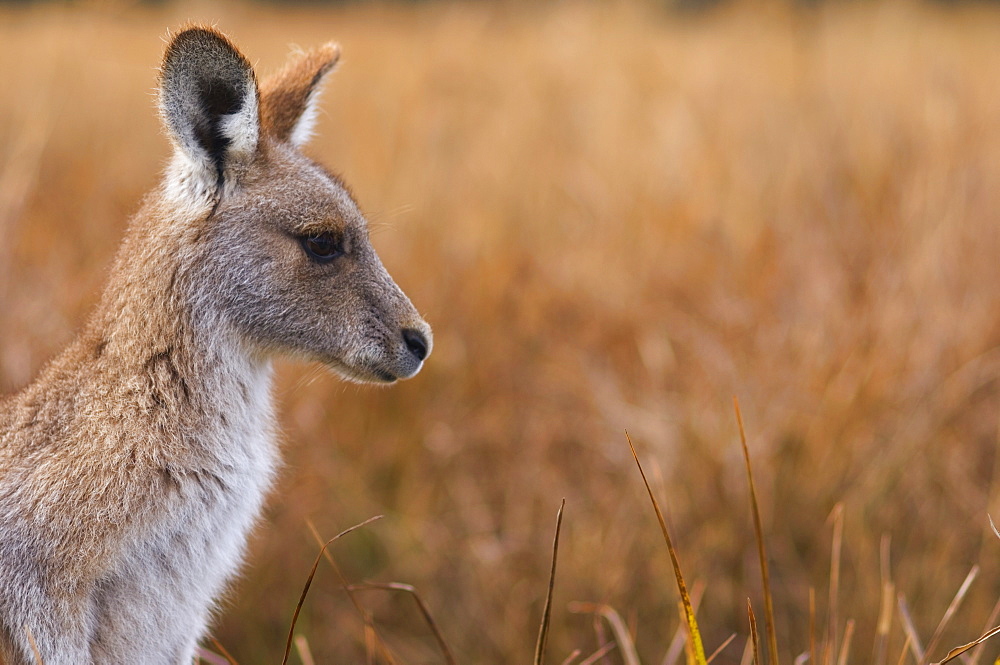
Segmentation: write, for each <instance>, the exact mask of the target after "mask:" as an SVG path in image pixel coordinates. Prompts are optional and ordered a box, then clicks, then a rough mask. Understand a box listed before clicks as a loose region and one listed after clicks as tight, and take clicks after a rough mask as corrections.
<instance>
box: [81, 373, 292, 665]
mask: <svg viewBox="0 0 1000 665" xmlns="http://www.w3.org/2000/svg"><path fill="white" fill-rule="evenodd" d="M257 378H258V380H257V381H254V382H252V383H249V384H248V385H249V389H248V390H245V391H241V392H242V393H245V394H240V395H239V396H238V397H237V398H234V399H232V400H225V399H224V397H223V401H225V402H230V404H229V406H230V407H231V408H229V409H228V411H227V416H226V417H225V418H218V419H215V420H214V421H209V422H206V423H205V424H204V426H203V428H202V430H201V431H199V432H194V433H191V435H190V439H189V440H188V441H187V443H186V445H189V446H195V447H197V448H199V449H201V450H203V451H207V453H206V454H205V455H204V456H203V457H200V458H198V459H202V460H204V463H202V464H198V465H190V464H188V465H184V464H177V465H172V464H170V463H167V464H165V465H164V468H163V469H162V471H161V473H162V474H163V475H164V480H165V482H163V483H162V486H163V487H164V488H165V491H166V493H167V497H165V498H166V501H164V510H163V511H162V512H160V513H159V514H158V516H157V519H156V520H154V521H153V522H152V523H151V524H150V525H149V528H148V530H146V532H145V533H143V534H141V535H139V536H138V537H137V538H135V539H133V540H131V541H128V542H126V543H123V548H122V549H121V550H120V552H119V555H118V557H116V560H115V561H114V562H113V565H112V566H111V567H110V569H109V570H108V572H107V573H106V575H104V576H103V577H102V578H101V579H100V580H98V582H97V585H96V587H95V591H94V597H93V603H92V607H93V618H94V624H95V625H94V633H95V636H96V638H97V639H95V640H93V641H92V644H94V645H95V646H94V650H95V652H94V654H93V657H94V658H93V660H94V662H104V661H103V660H102V656H103V655H104V654H103V653H102V652H101V651H100V650H101V649H102V648H105V647H102V646H101V645H102V644H105V643H106V641H107V640H103V639H101V637H102V635H107V636H109V639H111V638H110V636H117V635H122V634H128V635H131V636H132V638H131V639H133V640H134V644H135V648H136V649H137V652H136V656H137V658H138V657H139V656H140V654H141V653H147V652H146V651H143V649H145V648H146V647H145V646H144V645H148V644H162V645H163V647H164V648H163V650H162V651H160V653H161V654H163V655H164V661H163V662H164V663H176V662H177V661H176V660H171V659H173V658H174V654H177V656H178V657H180V654H185V653H189V652H190V649H192V648H193V647H194V645H193V643H188V642H190V641H191V640H192V639H193V636H196V635H198V634H199V632H200V629H199V628H200V626H203V625H204V624H205V623H206V621H207V620H208V613H209V612H210V609H211V602H212V599H213V598H217V597H218V596H219V594H220V593H221V592H222V591H223V590H224V588H225V585H226V583H227V582H228V581H229V580H230V579H231V578H232V577H233V575H234V574H235V573H236V572H237V570H238V569H239V567H240V565H241V563H242V561H243V558H244V550H245V545H246V540H247V537H248V535H249V533H250V531H251V530H252V528H253V525H254V523H255V521H256V519H257V517H258V515H259V514H260V511H261V508H262V504H263V501H264V498H265V496H266V494H267V491H268V489H269V487H270V484H271V481H272V478H273V475H274V469H275V467H276V465H277V459H276V457H277V451H276V446H275V443H274V437H273V434H272V431H273V427H272V408H271V400H270V396H269V380H268V379H267V377H257ZM182 445H184V444H182ZM126 629H127V630H126ZM107 648H108V650H109V651H108V653H109V654H110V653H114V654H116V657H120V656H121V654H122V651H123V650H128V648H129V647H128V645H122V644H116V645H114V646H113V647H110V646H109V647H107ZM147 655H148V654H147ZM135 662H143V661H140V660H136V661H135Z"/></svg>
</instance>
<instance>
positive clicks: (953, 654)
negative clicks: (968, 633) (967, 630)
mask: <svg viewBox="0 0 1000 665" xmlns="http://www.w3.org/2000/svg"><path fill="white" fill-rule="evenodd" d="M997 634H1000V626H997V627H996V628H993V629H991V630H988V631H986V632H985V633H983V634H982V635H981V636H979V637H978V638H976V639H975V640H973V641H972V642H969V643H968V644H963V645H962V646H960V647H955V648H954V649H952V650H951V651H949V652H948V655H947V656H945V659H944V660H942V661H941V662H939V663H935V664H934V665H945V663H948V662H951V661H953V660H955V659H956V658H958V657H959V656H961V655H962V654H963V653H965V652H966V651H968V650H969V649H973V648H975V647H977V646H979V645H980V644H982V643H983V642H985V641H986V640H988V639H990V638H991V637H993V636H994V635H997Z"/></svg>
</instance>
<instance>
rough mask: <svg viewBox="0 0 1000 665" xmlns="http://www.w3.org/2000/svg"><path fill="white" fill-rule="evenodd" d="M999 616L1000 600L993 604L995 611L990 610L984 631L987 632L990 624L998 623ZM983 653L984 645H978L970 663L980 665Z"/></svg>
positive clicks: (970, 664)
mask: <svg viewBox="0 0 1000 665" xmlns="http://www.w3.org/2000/svg"><path fill="white" fill-rule="evenodd" d="M997 617H1000V600H998V601H997V603H996V605H994V606H993V611H992V612H990V616H989V618H988V619H987V620H986V626H985V627H984V628H983V633H986V632H987V631H988V629H989V627H990V626H993V625H996V622H997ZM982 655H983V645H982V644H980V645H979V646H977V647H976V648H975V649H974V650H973V652H972V655H971V657H970V658H969V665H979V657H980V656H982Z"/></svg>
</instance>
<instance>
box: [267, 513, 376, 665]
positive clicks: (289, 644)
mask: <svg viewBox="0 0 1000 665" xmlns="http://www.w3.org/2000/svg"><path fill="white" fill-rule="evenodd" d="M380 519H382V516H381V515H376V516H375V517H370V518H368V519H366V520H365V521H364V522H361V523H360V524H355V525H354V526H352V527H350V528H349V529H344V530H343V531H341V532H340V533H338V534H337V535H336V536H334V537H333V538H331V539H330V540H328V541H326V543H325V544H324V545H323V547H322V548H320V551H319V554H317V555H316V561H314V562H313V566H312V569H311V570H310V571H309V577H307V578H306V583H305V586H303V587H302V595H301V596H299V602H298V603H297V604H296V605H295V612H293V613H292V623H291V625H290V626H289V627H288V640H287V641H286V642H285V655H284V656H282V658H281V665H288V654H290V653H291V651H292V636H293V635H294V633H295V623H296V622H297V621H298V620H299V612H301V611H302V604H303V603H305V602H306V596H307V595H308V594H309V587H310V586H312V581H313V578H314V577H316V569H317V568H319V562H320V561H321V560H322V559H323V552H325V551H326V548H328V547H329V546H330V545H332V544H333V543H334V542H336V541H337V540H338V539H340V538H342V537H344V536H346V535H347V534H349V533H350V532H352V531H354V530H356V529H360V528H361V527H363V526H367V525H369V524H371V523H372V522H374V521H376V520H380Z"/></svg>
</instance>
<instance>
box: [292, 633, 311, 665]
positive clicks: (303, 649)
mask: <svg viewBox="0 0 1000 665" xmlns="http://www.w3.org/2000/svg"><path fill="white" fill-rule="evenodd" d="M295 650H296V651H297V652H298V653H299V659H300V660H302V665H316V661H315V660H313V657H312V651H310V650H309V642H308V641H307V640H306V637H305V635H296V636H295Z"/></svg>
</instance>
